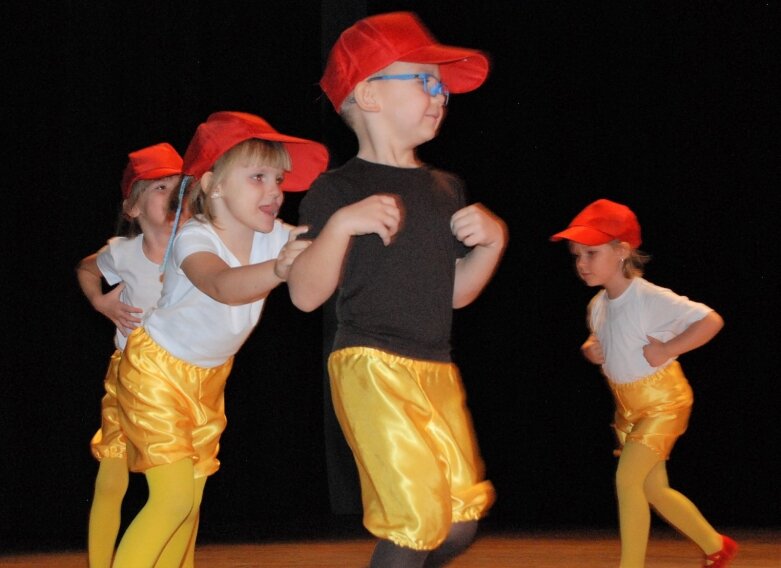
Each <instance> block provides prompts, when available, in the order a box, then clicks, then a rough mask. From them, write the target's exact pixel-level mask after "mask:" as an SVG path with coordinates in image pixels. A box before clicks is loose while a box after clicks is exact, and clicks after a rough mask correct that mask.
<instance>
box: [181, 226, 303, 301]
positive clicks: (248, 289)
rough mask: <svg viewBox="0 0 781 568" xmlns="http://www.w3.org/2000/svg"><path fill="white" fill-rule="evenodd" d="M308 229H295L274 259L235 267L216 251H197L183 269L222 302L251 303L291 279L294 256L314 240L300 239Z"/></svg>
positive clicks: (193, 280)
mask: <svg viewBox="0 0 781 568" xmlns="http://www.w3.org/2000/svg"><path fill="white" fill-rule="evenodd" d="M305 232H306V227H296V228H294V229H293V230H291V231H290V236H289V237H288V241H287V243H285V245H284V246H283V247H282V249H281V250H280V251H279V256H277V258H275V259H272V260H267V261H265V262H260V263H258V264H249V265H246V266H233V267H232V266H228V264H227V263H226V262H225V261H224V260H223V259H221V258H220V257H219V256H217V255H216V254H214V253H213V252H196V253H193V254H191V255H189V256H188V257H187V258H185V259H184V260H183V261H182V271H183V272H184V273H185V275H186V276H187V278H188V279H189V280H190V282H192V283H193V285H194V286H195V287H196V288H198V289H199V290H200V291H201V292H203V293H204V294H206V295H207V296H209V297H211V298H213V299H214V300H216V301H218V302H220V303H223V304H228V305H230V306H239V305H242V304H250V303H252V302H255V301H257V300H261V299H263V298H265V297H266V296H268V294H269V292H271V291H272V290H273V289H274V288H276V287H277V286H279V285H280V284H281V283H282V282H284V281H285V280H286V279H287V277H288V274H289V272H290V267H291V266H292V265H293V260H295V258H296V257H297V256H298V255H299V254H301V252H302V251H303V250H304V249H306V248H307V247H308V246H309V244H310V243H309V242H308V241H297V240H296V237H298V235H300V234H302V233H305Z"/></svg>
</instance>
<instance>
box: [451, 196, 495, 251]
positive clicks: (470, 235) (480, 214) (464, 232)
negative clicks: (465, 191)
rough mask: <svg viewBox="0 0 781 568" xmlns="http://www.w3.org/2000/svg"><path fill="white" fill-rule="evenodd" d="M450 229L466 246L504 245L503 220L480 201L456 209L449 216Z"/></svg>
mask: <svg viewBox="0 0 781 568" xmlns="http://www.w3.org/2000/svg"><path fill="white" fill-rule="evenodd" d="M450 230H451V231H452V232H453V234H454V235H455V237H456V238H457V239H458V240H459V241H461V242H462V243H464V244H465V245H466V246H468V247H474V246H482V247H499V248H501V247H503V246H504V241H505V234H506V230H505V227H504V222H503V221H502V220H501V219H499V217H497V216H496V215H494V214H493V213H491V212H490V211H489V210H488V209H486V208H485V207H483V205H481V204H480V203H475V204H472V205H468V206H467V207H464V208H463V209H459V210H458V211H456V212H455V213H454V214H453V216H452V217H451V218H450Z"/></svg>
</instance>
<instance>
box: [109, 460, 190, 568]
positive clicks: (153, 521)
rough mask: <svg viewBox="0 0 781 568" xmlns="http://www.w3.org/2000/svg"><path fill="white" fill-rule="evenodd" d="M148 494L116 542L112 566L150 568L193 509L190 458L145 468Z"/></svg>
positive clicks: (116, 567) (117, 567)
mask: <svg viewBox="0 0 781 568" xmlns="http://www.w3.org/2000/svg"><path fill="white" fill-rule="evenodd" d="M145 473H146V480H147V484H148V485H149V498H148V500H147V502H146V505H144V508H143V509H141V511H140V512H139V513H138V515H136V518H135V519H133V522H132V523H131V524H130V526H129V527H128V529H127V531H125V535H124V536H123V537H122V541H121V542H120V543H119V549H118V550H117V555H116V558H115V559H114V567H113V568H152V567H153V566H154V565H155V562H157V559H158V557H159V556H160V553H161V552H162V551H163V549H164V548H165V546H166V544H168V541H169V540H170V539H171V537H172V536H173V534H174V533H175V532H176V530H177V529H178V528H179V527H180V526H181V524H182V523H183V522H184V520H185V519H186V518H187V516H188V515H189V514H190V512H191V511H192V509H193V495H194V490H195V489H194V475H193V462H192V460H191V459H182V460H179V461H176V462H174V463H171V464H166V465H159V466H156V467H153V468H151V469H148V470H147V471H146V472H145Z"/></svg>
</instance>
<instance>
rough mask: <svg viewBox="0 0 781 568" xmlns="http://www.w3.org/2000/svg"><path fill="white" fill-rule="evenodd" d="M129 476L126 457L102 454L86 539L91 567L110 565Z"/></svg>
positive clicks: (105, 567) (100, 567) (103, 567)
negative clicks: (107, 456) (104, 456)
mask: <svg viewBox="0 0 781 568" xmlns="http://www.w3.org/2000/svg"><path fill="white" fill-rule="evenodd" d="M128 478H129V475H128V471H127V460H126V459H125V458H103V459H102V460H101V461H100V466H99V467H98V475H97V478H96V479H95V493H94V495H93V498H92V507H91V508H90V513H89V534H88V538H87V541H88V550H89V554H88V556H89V565H90V567H91V568H109V567H110V566H111V558H112V557H113V556H114V546H115V545H116V542H117V533H118V532H119V524H120V518H121V512H122V499H123V498H124V497H125V493H126V492H127V486H128Z"/></svg>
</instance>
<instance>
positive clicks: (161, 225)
mask: <svg viewBox="0 0 781 568" xmlns="http://www.w3.org/2000/svg"><path fill="white" fill-rule="evenodd" d="M180 179H181V178H180V176H168V177H164V178H160V179H156V180H153V181H152V182H151V183H150V185H148V186H147V188H146V189H144V191H142V192H141V195H139V196H138V200H137V201H136V203H135V204H134V205H133V207H132V208H131V209H130V211H129V213H128V214H129V215H130V217H133V218H135V219H136V221H138V224H139V226H140V227H141V231H142V232H144V233H149V232H151V231H154V230H157V231H160V230H163V231H166V230H167V231H170V230H171V227H172V225H173V217H172V216H171V215H170V211H169V207H170V202H171V198H172V196H173V193H174V192H175V191H176V190H177V189H178V188H179V180H180Z"/></svg>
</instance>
